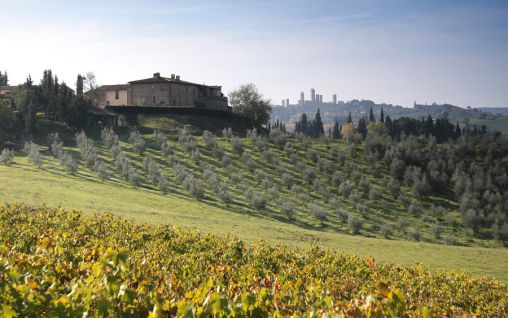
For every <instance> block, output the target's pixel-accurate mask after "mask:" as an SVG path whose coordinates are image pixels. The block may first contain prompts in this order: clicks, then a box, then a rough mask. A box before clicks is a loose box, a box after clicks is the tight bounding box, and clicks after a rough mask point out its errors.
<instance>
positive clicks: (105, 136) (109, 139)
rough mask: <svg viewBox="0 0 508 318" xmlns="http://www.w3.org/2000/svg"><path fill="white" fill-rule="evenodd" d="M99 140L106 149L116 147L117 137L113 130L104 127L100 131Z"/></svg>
mask: <svg viewBox="0 0 508 318" xmlns="http://www.w3.org/2000/svg"><path fill="white" fill-rule="evenodd" d="M101 139H102V142H103V143H104V146H105V147H106V148H108V149H111V148H112V147H114V146H118V136H117V134H116V133H115V131H114V130H113V128H109V127H104V128H103V129H102V130H101Z"/></svg>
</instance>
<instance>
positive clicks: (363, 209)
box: [356, 203, 370, 218]
mask: <svg viewBox="0 0 508 318" xmlns="http://www.w3.org/2000/svg"><path fill="white" fill-rule="evenodd" d="M356 211H358V213H360V214H361V215H362V216H363V217H364V218H365V217H367V216H368V215H369V213H370V209H369V207H367V206H366V205H364V204H362V203H358V204H357V205H356Z"/></svg>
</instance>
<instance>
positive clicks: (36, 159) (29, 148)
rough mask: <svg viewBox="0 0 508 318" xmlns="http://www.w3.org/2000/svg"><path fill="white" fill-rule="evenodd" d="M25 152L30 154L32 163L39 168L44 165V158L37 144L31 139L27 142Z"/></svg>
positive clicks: (29, 158)
mask: <svg viewBox="0 0 508 318" xmlns="http://www.w3.org/2000/svg"><path fill="white" fill-rule="evenodd" d="M23 152H24V153H25V154H26V155H27V156H28V160H29V161H30V162H31V163H33V164H34V165H36V166H37V167H39V168H40V167H41V166H42V162H43V158H42V155H41V152H40V151H39V148H38V147H37V145H36V144H34V143H33V142H31V141H28V142H25V145H24V146H23Z"/></svg>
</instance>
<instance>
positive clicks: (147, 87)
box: [131, 83, 198, 106]
mask: <svg viewBox="0 0 508 318" xmlns="http://www.w3.org/2000/svg"><path fill="white" fill-rule="evenodd" d="M131 87H132V89H131V91H132V93H131V94H132V105H135V106H194V104H195V102H196V101H197V100H198V87H197V86H190V85H178V84H174V83H171V84H169V83H167V84H162V83H161V84H132V86H131ZM154 100H155V101H154Z"/></svg>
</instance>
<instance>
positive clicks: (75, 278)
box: [0, 204, 508, 317]
mask: <svg viewBox="0 0 508 318" xmlns="http://www.w3.org/2000/svg"><path fill="white" fill-rule="evenodd" d="M0 229H1V230H0V231H1V235H0V295H1V296H0V314H1V316H2V317H15V316H18V317H27V316H28V317H41V316H61V317H68V316H74V317H77V316H80V317H81V316H88V317H95V316H113V317H118V316H122V317H129V316H130V317H146V316H149V317H162V316H178V317H209V316H211V315H213V316H217V317H225V316H235V317H247V316H252V317H268V316H290V315H294V316H309V317H310V316H349V317H364V316H365V317H381V316H383V317H385V316H391V317H434V316H436V317H437V316H441V317H442V316H447V317H450V316H452V317H455V316H468V315H469V314H472V315H477V316H478V317H503V316H505V315H506V314H507V313H508V302H507V299H506V295H507V294H508V287H507V286H506V285H504V284H503V283H500V282H499V281H496V280H493V279H488V278H473V277H471V276H469V275H467V274H455V273H449V272H444V271H432V272H431V271H429V270H427V269H426V268H425V267H422V266H413V267H409V266H399V265H390V264H380V263H377V262H376V261H375V260H373V259H371V258H359V257H357V256H346V255H343V254H337V253H334V252H331V251H328V250H323V249H320V248H318V247H317V246H314V247H312V248H310V249H303V250H293V249H288V248H286V247H282V246H270V245H268V244H266V243H263V242H260V243H255V244H250V243H244V242H243V241H241V240H239V239H237V238H234V237H228V238H226V239H224V238H220V237H217V236H214V235H210V234H209V235H200V234H197V233H193V232H186V231H182V230H179V229H178V228H172V227H169V226H152V225H143V224H138V223H133V222H131V221H125V220H122V219H119V218H117V217H114V216H112V215H111V214H108V213H101V214H95V215H89V216H83V215H82V214H80V213H77V212H73V211H72V212H67V211H64V210H62V209H49V208H38V209H33V208H29V207H27V206H25V205H23V204H10V205H4V206H2V207H1V209H0Z"/></svg>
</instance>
